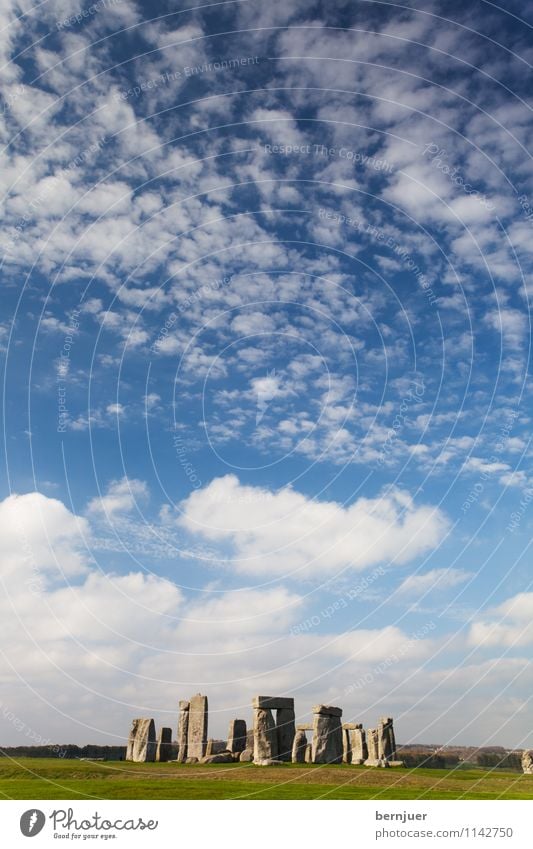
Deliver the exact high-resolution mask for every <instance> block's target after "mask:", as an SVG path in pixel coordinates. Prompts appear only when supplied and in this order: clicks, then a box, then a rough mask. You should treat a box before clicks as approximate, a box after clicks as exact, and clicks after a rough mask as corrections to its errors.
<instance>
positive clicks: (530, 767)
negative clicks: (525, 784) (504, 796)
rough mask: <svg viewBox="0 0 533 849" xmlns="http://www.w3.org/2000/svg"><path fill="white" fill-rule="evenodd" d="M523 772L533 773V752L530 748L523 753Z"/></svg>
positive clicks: (526, 773)
mask: <svg viewBox="0 0 533 849" xmlns="http://www.w3.org/2000/svg"><path fill="white" fill-rule="evenodd" d="M522 772H523V773H524V774H525V775H533V752H532V751H530V750H528V749H525V750H524V752H523V754H522Z"/></svg>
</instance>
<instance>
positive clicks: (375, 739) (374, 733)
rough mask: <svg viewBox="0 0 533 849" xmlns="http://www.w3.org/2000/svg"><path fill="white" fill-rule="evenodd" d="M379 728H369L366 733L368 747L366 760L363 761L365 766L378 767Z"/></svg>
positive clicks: (379, 761)
mask: <svg viewBox="0 0 533 849" xmlns="http://www.w3.org/2000/svg"><path fill="white" fill-rule="evenodd" d="M379 739H380V733H379V728H369V729H368V730H367V732H366V742H367V746H368V758H367V759H366V761H365V765H366V766H380V765H381V759H380V756H379Z"/></svg>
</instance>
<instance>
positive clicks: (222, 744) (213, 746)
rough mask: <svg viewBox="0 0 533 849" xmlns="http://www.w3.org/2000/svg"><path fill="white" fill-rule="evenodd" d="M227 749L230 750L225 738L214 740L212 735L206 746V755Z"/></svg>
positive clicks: (219, 752) (218, 753) (217, 753)
mask: <svg viewBox="0 0 533 849" xmlns="http://www.w3.org/2000/svg"><path fill="white" fill-rule="evenodd" d="M227 751H229V750H228V747H227V746H226V741H225V740H213V738H212V737H210V738H209V739H208V741H207V745H206V747H205V757H207V756H208V755H220V754H221V753H222V752H227Z"/></svg>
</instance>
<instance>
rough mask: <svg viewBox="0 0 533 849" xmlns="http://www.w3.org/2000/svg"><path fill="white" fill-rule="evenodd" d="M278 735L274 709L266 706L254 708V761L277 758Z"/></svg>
mask: <svg viewBox="0 0 533 849" xmlns="http://www.w3.org/2000/svg"><path fill="white" fill-rule="evenodd" d="M277 757H278V737H277V733H276V724H275V722H274V719H273V717H272V711H271V710H268V709H265V708H255V710H254V763H257V762H259V761H264V760H277Z"/></svg>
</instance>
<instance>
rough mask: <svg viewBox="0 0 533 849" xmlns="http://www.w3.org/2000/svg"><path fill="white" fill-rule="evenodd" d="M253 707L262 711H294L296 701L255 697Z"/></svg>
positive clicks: (274, 697)
mask: <svg viewBox="0 0 533 849" xmlns="http://www.w3.org/2000/svg"><path fill="white" fill-rule="evenodd" d="M252 707H254V708H258V709H261V710H294V699H290V698H283V697H282V696H280V697H277V696H254V697H253V699H252Z"/></svg>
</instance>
